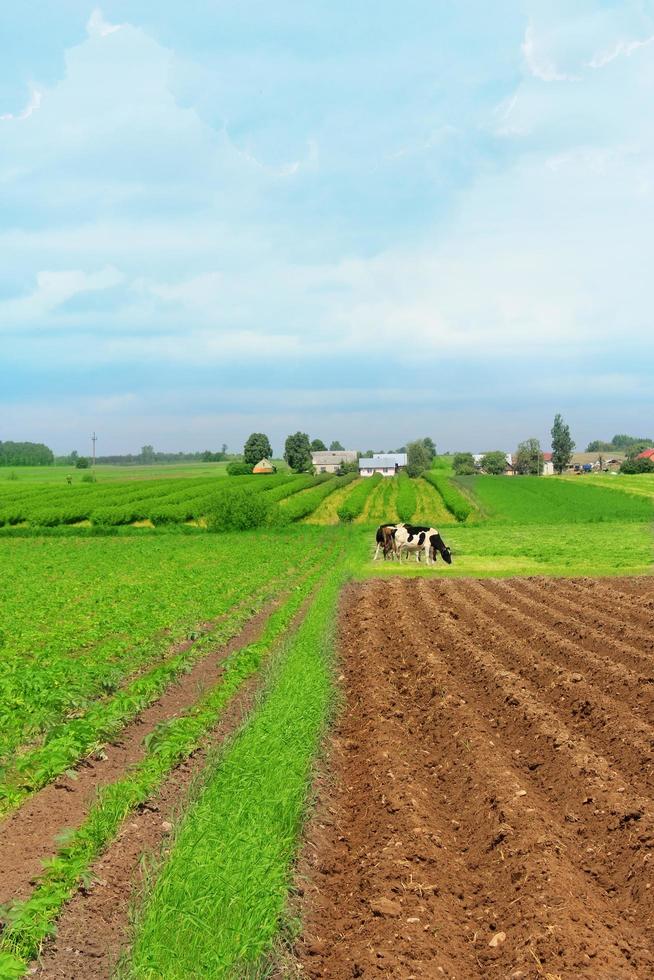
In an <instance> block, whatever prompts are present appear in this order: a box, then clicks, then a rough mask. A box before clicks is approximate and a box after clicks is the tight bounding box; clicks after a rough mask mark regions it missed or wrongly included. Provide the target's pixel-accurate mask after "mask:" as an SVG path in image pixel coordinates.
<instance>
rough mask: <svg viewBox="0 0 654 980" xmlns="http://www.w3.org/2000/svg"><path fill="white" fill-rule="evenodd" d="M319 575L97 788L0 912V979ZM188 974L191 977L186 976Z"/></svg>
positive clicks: (184, 752) (38, 940) (22, 957)
mask: <svg viewBox="0 0 654 980" xmlns="http://www.w3.org/2000/svg"><path fill="white" fill-rule="evenodd" d="M321 574H322V572H321V570H319V571H318V572H316V573H315V574H314V575H313V576H311V577H310V578H308V579H307V580H306V581H305V582H304V583H302V585H299V586H296V587H295V589H294V590H293V591H292V593H291V595H290V596H289V598H288V599H287V601H286V602H285V603H284V605H283V606H281V607H280V608H279V609H278V610H276V611H275V612H274V613H272V615H271V616H270V618H269V620H268V622H267V624H266V627H265V629H264V631H263V634H262V636H261V638H260V639H259V640H257V641H256V642H255V643H251V644H249V645H248V646H246V647H243V648H242V649H241V650H239V651H237V652H236V653H234V654H232V656H231V657H229V658H228V660H227V661H226V662H225V666H224V670H223V675H222V678H221V681H220V682H219V683H218V684H217V685H216V686H215V687H213V688H212V689H211V690H210V691H209V692H208V693H207V694H206V695H205V696H204V697H202V698H200V699H199V700H198V701H197V702H196V704H195V705H194V706H193V707H192V708H191V709H189V711H187V712H186V713H185V714H184V715H181V716H179V717H177V718H172V719H171V720H170V721H168V722H166V723H165V724H163V725H161V726H159V728H158V729H156V730H155V731H154V732H153V733H152V734H151V735H150V737H149V738H148V740H147V742H146V747H147V754H146V756H145V757H144V758H143V760H142V761H141V762H140V763H139V764H138V765H137V766H135V767H134V768H133V769H132V770H131V771H130V773H129V775H127V776H125V778H123V779H121V780H119V781H118V782H115V783H112V784H111V785H109V786H106V787H103V788H102V789H101V790H100V791H99V793H98V798H97V801H96V803H95V804H94V805H93V806H92V808H91V809H90V811H89V813H88V816H87V819H86V820H85V822H84V823H83V824H82V826H81V827H79V828H78V829H77V830H74V831H73V832H72V833H71V834H70V836H69V837H68V839H67V841H66V842H65V843H63V844H62V846H61V847H60V848H59V850H58V851H57V854H56V855H55V856H54V857H53V858H52V859H51V860H50V861H48V862H47V863H46V865H45V871H44V873H43V874H42V876H41V877H40V879H39V881H38V884H37V885H36V887H35V889H34V891H33V892H32V895H31V896H30V897H29V898H28V899H26V900H25V901H24V902H15V903H12V904H11V905H9V906H8V907H6V908H5V909H4V910H3V914H2V920H3V922H4V929H3V931H2V933H0V980H4V978H5V977H17V976H21V975H22V973H24V972H25V971H26V970H27V968H28V966H29V963H30V962H31V961H32V960H33V959H34V958H35V957H36V956H38V954H39V951H40V949H41V945H42V943H43V941H44V939H46V938H47V937H48V936H51V935H53V934H54V932H55V931H56V929H55V920H56V918H57V916H58V915H59V913H60V912H61V909H62V907H63V905H64V903H65V902H66V901H67V899H68V898H70V896H71V895H72V894H73V892H74V891H75V889H76V888H77V887H78V885H79V884H80V882H82V881H83V880H84V878H85V876H87V875H88V872H89V868H90V865H91V863H92V862H93V861H94V860H95V858H97V856H98V855H99V854H100V853H101V852H102V851H103V850H104V849H105V848H106V847H107V845H108V844H109V843H110V842H111V841H112V840H113V839H114V837H115V836H116V834H117V833H118V831H119V829H120V826H121V824H122V822H123V820H124V819H125V817H126V816H127V814H128V813H130V811H132V810H134V808H135V807H137V806H138V805H139V804H141V803H143V802H145V801H146V800H147V799H148V798H149V797H150V796H151V795H152V794H153V793H154V792H155V791H156V790H157V788H158V787H159V786H160V785H161V783H162V782H163V780H164V779H165V777H166V776H167V775H168V773H169V772H170V771H171V770H172V769H173V768H174V767H175V766H176V765H177V764H178V763H179V762H180V761H181V760H182V759H184V758H186V757H187V756H188V755H189V754H190V753H191V752H193V751H194V750H195V749H196V748H198V746H199V745H200V743H201V741H202V738H203V737H204V735H205V734H206V733H207V732H208V731H209V730H210V729H211V728H213V727H214V726H215V724H216V723H217V722H218V720H219V718H220V716H221V714H222V712H223V710H224V708H225V706H226V705H227V703H228V702H229V701H230V699H231V698H232V697H233V696H234V695H235V694H236V692H237V691H238V689H239V688H240V687H241V686H242V684H243V683H244V682H245V681H246V680H247V679H248V678H249V677H251V676H252V675H253V674H255V673H256V672H257V671H258V670H259V668H260V666H261V664H262V663H263V661H264V659H265V658H266V657H267V655H268V654H269V653H270V650H271V648H272V647H273V646H274V645H275V644H276V642H277V641H278V639H279V638H280V637H281V636H282V635H283V634H284V633H285V632H286V631H287V630H288V629H289V627H290V626H291V623H292V621H293V618H294V617H295V615H296V614H297V612H298V610H299V609H300V607H301V606H302V604H303V602H304V601H305V599H306V597H307V595H309V594H310V593H311V591H312V590H313V588H314V587H315V585H316V582H317V580H318V578H319V576H320V575H321ZM3 969H4V971H5V972H2V970H3ZM11 971H13V972H11ZM21 971H22V972H21ZM188 975H190V976H194V975H197V974H194V973H193V971H191V973H190V974H187V976H188Z"/></svg>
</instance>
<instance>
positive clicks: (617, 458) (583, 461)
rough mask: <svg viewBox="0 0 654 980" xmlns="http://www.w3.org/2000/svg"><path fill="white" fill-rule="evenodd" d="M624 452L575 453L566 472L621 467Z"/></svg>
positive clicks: (584, 471)
mask: <svg viewBox="0 0 654 980" xmlns="http://www.w3.org/2000/svg"><path fill="white" fill-rule="evenodd" d="M624 458H625V456H624V453H611V454H610V455H609V454H608V453H573V454H572V457H571V458H570V462H569V463H568V465H567V466H566V468H565V471H564V472H565V473H599V472H604V471H612V470H616V469H620V464H621V463H622V462H623V460H624Z"/></svg>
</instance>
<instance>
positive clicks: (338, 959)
mask: <svg viewBox="0 0 654 980" xmlns="http://www.w3.org/2000/svg"><path fill="white" fill-rule="evenodd" d="M472 584H473V583H471V582H469V581H465V580H461V581H458V582H456V581H440V582H428V581H426V580H424V579H423V580H414V581H411V582H407V581H400V580H391V581H389V582H374V583H366V584H365V585H364V586H360V587H358V588H356V589H355V588H352V589H351V590H350V599H349V602H348V603H347V604H346V608H345V610H344V614H343V619H342V632H341V648H342V669H343V673H344V680H345V686H346V692H347V693H348V706H347V709H346V712H345V715H344V717H343V719H342V721H341V725H340V727H339V731H338V733H337V738H336V742H335V748H334V764H335V768H336V776H337V785H336V788H335V789H331V790H328V791H327V794H326V795H327V801H326V803H325V806H324V809H323V810H321V811H320V812H319V813H318V814H317V819H316V821H314V824H313V826H312V828H311V829H310V835H311V836H310V840H311V842H312V845H313V847H312V849H311V851H310V852H309V854H310V855H312V856H311V857H310V858H309V857H307V859H306V863H305V865H304V867H303V868H302V869H301V870H303V871H306V873H307V875H308V879H309V884H308V886H307V887H306V891H305V906H306V907H307V910H308V911H307V913H306V928H305V935H304V939H303V942H302V943H300V944H299V946H298V956H299V959H300V963H301V967H302V975H304V976H309V977H323V978H328V977H330V978H331V977H333V978H337V977H338V978H340V977H348V976H361V977H373V976H374V977H377V976H388V977H406V978H409V977H416V978H417V977H420V978H422V977H428V978H432V977H435V976H447V977H451V978H460V980H468V978H473V977H479V978H482V977H483V978H484V980H486V978H489V980H499V978H503V980H504V978H508V977H509V976H513V975H515V976H516V977H518V976H520V977H525V978H527V977H530V978H531V977H534V978H535V977H546V976H547V977H550V978H553V977H562V978H563V977H565V978H566V980H567V978H573V977H575V978H576V977H578V976H586V977H589V978H593V980H595V978H597V977H611V978H625V980H626V978H635V977H638V978H640V977H643V978H644V977H649V976H651V975H652V973H653V972H654V927H653V925H652V922H653V921H654V920H653V918H652V912H653V911H654V909H653V908H652V894H651V887H650V885H651V883H652V874H651V859H652V849H653V848H654V828H653V826H652V819H651V817H652V798H651V796H648V795H645V794H640V793H639V792H638V791H637V790H634V789H633V788H632V786H631V785H630V784H629V783H627V782H625V781H624V780H623V778H622V777H621V775H620V770H619V768H618V769H616V768H614V767H613V766H612V765H610V764H609V763H608V761H607V760H606V759H605V758H604V757H603V755H602V754H601V752H598V751H597V750H596V749H595V744H594V741H595V740H594V737H590V736H589V738H588V739H586V738H585V737H583V736H582V735H580V734H579V732H577V731H573V729H572V727H569V726H568V724H567V719H566V721H564V720H562V718H561V717H560V714H559V711H558V710H557V705H556V703H555V702H554V706H553V707H550V706H549V705H544V704H543V702H542V692H541V690H540V685H537V686H534V685H533V684H532V682H531V680H530V679H529V678H528V677H525V676H523V674H522V670H523V668H524V669H527V667H528V665H529V662H530V657H531V656H532V649H531V639H530V637H524V638H523V636H522V631H523V625H524V624H522V625H521V624H513V626H514V627H515V626H516V625H517V628H513V627H511V624H509V625H508V626H505V625H504V623H503V629H502V630H497V631H495V630H494V629H493V627H492V624H491V623H489V614H488V612H485V613H484V614H483V615H481V614H479V615H476V614H475V611H476V609H477V607H478V606H479V605H480V603H481V600H480V598H479V595H478V592H477V591H476V590H475V589H471V585H472ZM475 585H477V583H475ZM477 587H478V589H482V586H480V585H478V586H477ZM482 590H483V589H482ZM582 599H583V597H582ZM485 608H486V609H488V607H485ZM491 615H492V613H491ZM537 625H538V624H537ZM509 641H511V642H512V643H513V647H514V659H513V660H511V659H510V656H511V647H510V642H509ZM489 646H490V648H491V649H490V650H489ZM500 651H501V656H500ZM496 654H497V655H496ZM412 821H413V826H412ZM426 831H427V832H428V833H426ZM417 841H418V842H420V847H419V848H418V849H416V846H415V845H416V842H417ZM434 841H436V842H437V845H435V844H434ZM434 846H436V850H434ZM314 848H315V849H314ZM432 869H433V870H432ZM408 871H411V877H410V878H408V877H407V872H408ZM427 871H429V872H430V874H429V876H427V875H426V872H427ZM434 871H435V875H436V877H435V883H436V885H437V889H436V890H428V891H427V892H425V891H423V893H422V895H420V896H419V901H416V898H415V891H414V887H415V886H416V885H418V886H422V883H423V882H424V881H425V880H426V881H427V882H428V883H429V884H430V885H433V884H434V879H433V877H432V875H433V873H434ZM407 882H409V885H407ZM380 894H381V895H382V897H385V898H387V899H390V901H391V906H390V907H389V906H387V905H384V904H382V905H379V904H377V906H375V904H374V903H375V900H376V898H377V899H378V897H379V895H380ZM498 933H500V934H502V935H500V937H499V939H498V940H494V939H493V937H494V936H497V934H498ZM502 940H503V941H502ZM491 941H493V942H494V945H493V946H491V945H490V942H491ZM462 943H463V947H462ZM471 954H472V955H471ZM516 971H518V972H516Z"/></svg>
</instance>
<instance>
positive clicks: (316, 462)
mask: <svg viewBox="0 0 654 980" xmlns="http://www.w3.org/2000/svg"><path fill="white" fill-rule="evenodd" d="M311 461H312V463H313V468H314V470H315V471H316V473H336V471H337V470H338V468H339V466H340V465H341V463H356V461H357V454H356V449H338V450H331V449H330V450H324V451H322V452H317V453H311Z"/></svg>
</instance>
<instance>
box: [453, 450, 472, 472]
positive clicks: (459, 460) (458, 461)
mask: <svg viewBox="0 0 654 980" xmlns="http://www.w3.org/2000/svg"><path fill="white" fill-rule="evenodd" d="M452 469H453V470H454V473H455V475H456V476H472V474H473V473H476V472H477V467H476V466H475V457H474V456H473V455H472V453H455V454H454V459H453V460H452Z"/></svg>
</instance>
